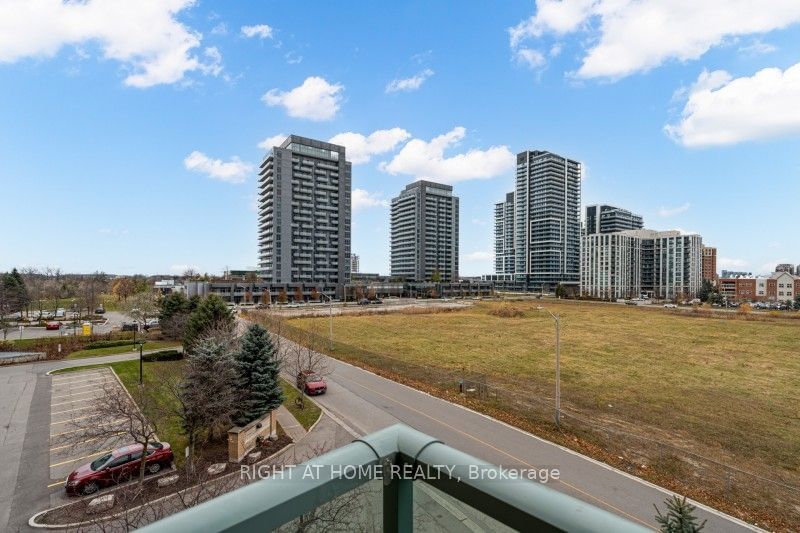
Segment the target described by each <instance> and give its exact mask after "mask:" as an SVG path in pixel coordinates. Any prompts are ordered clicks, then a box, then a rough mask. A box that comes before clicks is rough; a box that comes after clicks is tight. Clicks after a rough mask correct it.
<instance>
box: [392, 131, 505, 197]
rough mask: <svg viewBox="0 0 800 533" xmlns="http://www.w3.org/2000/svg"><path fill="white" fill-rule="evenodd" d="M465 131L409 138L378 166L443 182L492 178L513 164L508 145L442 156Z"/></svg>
mask: <svg viewBox="0 0 800 533" xmlns="http://www.w3.org/2000/svg"><path fill="white" fill-rule="evenodd" d="M465 135H466V130H465V129H464V128H463V127H461V126H458V127H455V128H453V129H452V130H451V131H449V132H447V133H445V134H444V135H439V136H438V137H434V138H433V139H431V140H430V141H423V140H421V139H412V140H410V141H409V142H408V143H406V145H405V146H404V147H403V148H402V149H401V150H400V152H399V153H398V154H397V155H396V156H395V157H394V158H393V159H392V160H391V161H389V162H388V163H387V162H384V163H381V164H380V165H379V168H380V169H381V170H383V171H384V172H388V173H389V174H409V175H412V176H416V177H417V178H419V179H431V180H433V181H438V182H443V183H455V182H458V181H464V180H470V179H486V178H493V177H495V176H500V175H502V174H506V173H508V172H510V171H511V170H512V169H513V168H514V165H515V161H516V158H515V156H514V154H512V153H511V151H510V150H509V149H508V147H507V146H492V147H490V148H489V149H487V150H469V151H467V152H466V153H463V154H456V155H454V156H452V157H445V156H444V151H445V150H446V149H449V148H452V147H453V146H454V145H456V144H457V143H458V142H459V141H461V140H462V139H463V138H464V136H465Z"/></svg>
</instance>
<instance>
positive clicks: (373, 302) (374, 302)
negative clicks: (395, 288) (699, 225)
mask: <svg viewBox="0 0 800 533" xmlns="http://www.w3.org/2000/svg"><path fill="white" fill-rule="evenodd" d="M369 303H371V304H377V305H380V304H382V303H383V301H382V300H380V299H378V298H375V299H374V300H370V302H369Z"/></svg>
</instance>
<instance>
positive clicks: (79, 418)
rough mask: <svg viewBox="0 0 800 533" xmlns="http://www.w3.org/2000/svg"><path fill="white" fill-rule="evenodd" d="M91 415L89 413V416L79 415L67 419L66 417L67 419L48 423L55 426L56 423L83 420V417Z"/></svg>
mask: <svg viewBox="0 0 800 533" xmlns="http://www.w3.org/2000/svg"><path fill="white" fill-rule="evenodd" d="M91 417H92V415H89V416H79V417H78V418H69V419H67V420H61V421H59V422H51V423H50V425H51V426H57V425H58V424H66V423H68V422H75V421H76V420H83V419H85V418H91Z"/></svg>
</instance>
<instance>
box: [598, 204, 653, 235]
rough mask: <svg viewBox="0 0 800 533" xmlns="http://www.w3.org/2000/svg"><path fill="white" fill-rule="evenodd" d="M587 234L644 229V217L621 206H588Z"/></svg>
mask: <svg viewBox="0 0 800 533" xmlns="http://www.w3.org/2000/svg"><path fill="white" fill-rule="evenodd" d="M585 222H586V228H585V231H586V235H594V234H596V233H614V232H617V231H626V230H633V229H642V228H643V227H644V222H643V221H642V217H641V216H640V215H637V214H636V213H632V212H630V211H628V210H627V209H622V208H621V207H614V206H613V205H605V204H600V205H589V206H586V221H585Z"/></svg>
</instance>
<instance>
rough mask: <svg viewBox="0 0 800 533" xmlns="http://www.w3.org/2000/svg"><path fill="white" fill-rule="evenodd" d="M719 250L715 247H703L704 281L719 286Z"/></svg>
mask: <svg viewBox="0 0 800 533" xmlns="http://www.w3.org/2000/svg"><path fill="white" fill-rule="evenodd" d="M718 279H719V276H718V275H717V249H716V248H714V247H713V246H703V281H710V282H711V283H713V284H714V285H716V284H717V280H718Z"/></svg>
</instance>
